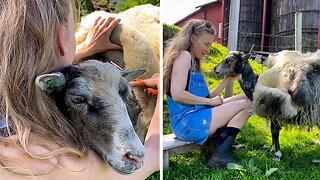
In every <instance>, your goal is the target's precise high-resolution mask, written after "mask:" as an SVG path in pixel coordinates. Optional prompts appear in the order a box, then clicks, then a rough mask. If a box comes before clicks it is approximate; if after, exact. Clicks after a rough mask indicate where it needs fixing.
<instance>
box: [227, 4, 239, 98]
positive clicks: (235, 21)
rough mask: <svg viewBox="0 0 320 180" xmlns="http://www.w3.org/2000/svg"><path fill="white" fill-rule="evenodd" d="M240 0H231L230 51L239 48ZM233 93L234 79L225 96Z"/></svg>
mask: <svg viewBox="0 0 320 180" xmlns="http://www.w3.org/2000/svg"><path fill="white" fill-rule="evenodd" d="M239 13H240V1H239V0H231V2H230V16H229V35H228V52H230V51H235V50H237V42H238V26H239ZM232 94H233V81H231V82H230V83H229V84H228V85H227V87H226V89H225V93H224V98H227V97H230V96H232Z"/></svg>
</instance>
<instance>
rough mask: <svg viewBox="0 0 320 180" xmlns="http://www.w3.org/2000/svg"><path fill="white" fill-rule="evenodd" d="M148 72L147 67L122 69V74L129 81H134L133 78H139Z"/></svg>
mask: <svg viewBox="0 0 320 180" xmlns="http://www.w3.org/2000/svg"><path fill="white" fill-rule="evenodd" d="M146 72H148V70H147V69H137V70H122V71H121V76H122V77H124V78H126V80H127V81H133V80H135V79H137V78H138V77H140V76H142V75H144V74H145V73H146Z"/></svg>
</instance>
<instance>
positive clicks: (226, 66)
mask: <svg viewBox="0 0 320 180" xmlns="http://www.w3.org/2000/svg"><path fill="white" fill-rule="evenodd" d="M247 60H248V57H247V55H245V54H243V53H242V52H239V51H231V52H230V53H229V54H228V56H227V57H226V58H225V59H223V60H222V61H221V62H220V63H219V64H218V65H216V66H215V67H214V69H213V71H214V73H215V74H217V75H218V76H230V75H234V76H238V75H239V74H241V72H242V69H243V64H244V63H246V61H247Z"/></svg>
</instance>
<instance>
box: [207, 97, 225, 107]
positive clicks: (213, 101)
mask: <svg viewBox="0 0 320 180" xmlns="http://www.w3.org/2000/svg"><path fill="white" fill-rule="evenodd" d="M221 104H223V99H222V98H221V97H220V96H216V97H214V98H211V99H210V105H211V106H220V105H221Z"/></svg>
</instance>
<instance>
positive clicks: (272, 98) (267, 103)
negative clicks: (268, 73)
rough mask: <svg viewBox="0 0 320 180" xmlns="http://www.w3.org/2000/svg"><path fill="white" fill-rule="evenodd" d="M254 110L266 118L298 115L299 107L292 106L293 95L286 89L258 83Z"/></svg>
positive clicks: (254, 95) (254, 96)
mask: <svg viewBox="0 0 320 180" xmlns="http://www.w3.org/2000/svg"><path fill="white" fill-rule="evenodd" d="M253 110H254V112H255V113H256V114H257V115H258V116H260V117H264V118H272V117H279V116H282V117H287V118H291V117H294V116H296V115H297V109H296V108H295V107H293V106H292V102H291V97H290V95H289V94H288V93H287V92H286V91H285V90H281V89H278V88H271V87H265V86H261V85H257V86H256V88H255V91H254V92H253Z"/></svg>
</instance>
